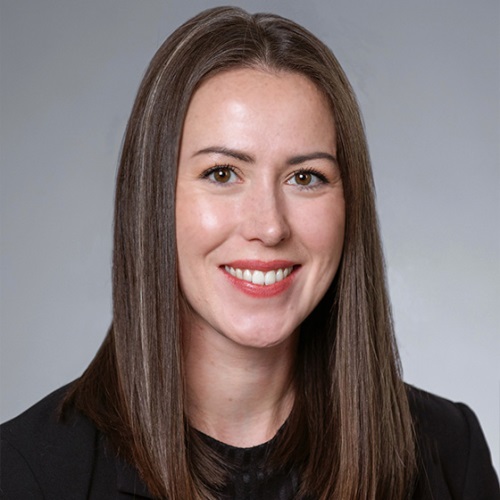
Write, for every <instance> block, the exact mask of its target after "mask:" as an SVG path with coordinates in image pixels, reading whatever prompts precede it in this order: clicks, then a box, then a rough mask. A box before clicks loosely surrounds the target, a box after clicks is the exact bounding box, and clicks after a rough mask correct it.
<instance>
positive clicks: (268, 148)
mask: <svg viewBox="0 0 500 500" xmlns="http://www.w3.org/2000/svg"><path fill="white" fill-rule="evenodd" d="M335 157H336V136H335V125H334V119H333V114H332V112H331V110H330V107H329V105H328V102H327V101H326V99H325V98H324V96H323V95H322V94H321V93H320V91H319V90H318V89H317V88H316V86H315V85H314V84H313V83H312V82H311V81H309V80H308V79H307V78H305V77H304V76H302V75H299V74H295V73H289V72H275V71H273V72H271V71H267V70H265V69H238V70H231V71H228V72H225V73H221V74H218V75H216V76H214V77H212V78H210V79H208V80H207V81H205V82H204V83H203V84H202V85H201V87H200V88H199V89H198V90H197V92H196V93H195V94H194V96H193V99H192V101H191V104H190V106H189V109H188V113H187V116H186V120H185V123H184V128H183V136H182V143H181V149H180V156H179V166H178V170H179V172H178V181H177V182H178V183H177V199H176V200H177V201H176V224H177V244H178V254H179V279H180V286H181V291H182V294H183V298H184V306H185V307H184V308H183V309H184V312H183V335H184V339H185V363H186V374H187V388H188V411H189V417H190V420H191V423H192V425H194V426H195V427H196V428H198V429H200V430H202V431H203V432H205V433H207V434H209V435H211V436H213V437H215V438H216V439H219V440H221V441H223V442H226V443H228V444H232V445H234V446H252V445H256V444H259V443H262V442H265V441H267V440H268V439H270V438H271V437H272V436H273V435H274V433H275V432H276V430H277V429H278V428H279V426H280V425H281V424H282V423H283V422H284V420H286V418H287V416H288V414H289V412H290V409H291V406H292V404H293V386H292V384H291V383H290V378H291V377H290V374H291V371H292V369H293V363H294V357H295V351H296V342H297V335H298V332H299V328H300V324H301V323H302V321H303V320H304V319H305V318H306V317H307V316H308V315H309V313H310V312H311V311H312V310H313V309H314V307H315V306H316V305H317V304H318V302H319V300H320V299H321V298H322V296H323V295H324V293H325V292H326V290H327V289H328V287H329V285H330V283H331V281H332V279H333V277H334V276H335V273H336V271H337V268H338V265H339V261H340V257H341V254H342V246H343V241H344V224H345V207H344V195H343V189H342V181H341V177H340V172H339V168H338V165H337V163H336V159H335ZM234 263H235V264H234ZM233 264H234V266H233V267H235V268H236V267H241V268H244V267H245V266H246V267H248V268H250V269H251V270H253V269H257V270H261V271H263V272H266V271H269V270H271V269H274V268H286V267H288V268H289V270H293V271H292V272H291V274H290V276H288V277H287V278H286V279H284V280H283V281H281V282H279V283H278V284H275V285H272V286H270V287H268V288H266V287H264V285H255V284H253V285H252V284H248V282H242V281H241V280H238V279H237V278H235V277H234V276H231V274H230V273H228V271H227V270H226V269H225V266H226V265H229V266H232V265H233ZM271 274H272V273H271Z"/></svg>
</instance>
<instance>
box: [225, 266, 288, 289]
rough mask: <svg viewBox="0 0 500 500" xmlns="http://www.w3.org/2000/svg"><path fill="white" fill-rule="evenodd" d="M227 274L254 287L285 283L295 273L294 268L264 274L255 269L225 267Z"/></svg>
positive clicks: (273, 270)
mask: <svg viewBox="0 0 500 500" xmlns="http://www.w3.org/2000/svg"><path fill="white" fill-rule="evenodd" d="M224 269H225V270H226V272H228V273H229V274H230V275H231V276H233V277H234V278H236V279H238V280H242V281H248V282H249V283H253V284H254V285H263V286H268V285H274V284H275V283H279V282H280V281H283V280H284V279H285V278H286V277H287V276H289V275H290V273H291V272H292V271H293V266H290V267H283V268H279V269H272V270H270V271H267V272H264V271H259V270H255V269H239V268H234V267H231V266H224Z"/></svg>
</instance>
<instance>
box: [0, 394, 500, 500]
mask: <svg viewBox="0 0 500 500" xmlns="http://www.w3.org/2000/svg"><path fill="white" fill-rule="evenodd" d="M66 390H67V386H66V387H63V388H61V389H59V390H57V391H55V392H54V393H52V394H50V395H49V396H47V397H46V398H45V399H43V400H42V401H40V402H39V403H37V404H36V405H34V406H33V407H32V408H30V409H29V410H27V411H26V412H24V413H23V414H21V415H20V416H18V417H17V418H15V419H13V420H11V421H9V422H7V423H5V424H3V425H2V426H1V450H0V451H1V482H0V491H1V497H2V498H5V499H6V500H11V499H12V500H30V499H48V500H52V499H54V500H63V499H64V500H77V499H86V498H89V499H107V500H108V499H109V500H112V499H122V500H125V499H130V498H132V497H135V498H152V496H151V495H150V494H149V492H148V491H147V488H146V487H145V485H144V484H143V483H142V481H141V479H140V477H139V475H138V473H137V471H136V470H135V468H133V467H131V466H129V465H127V464H126V463H124V462H123V461H122V460H120V459H119V458H117V457H116V456H115V455H114V454H113V453H112V452H111V451H110V450H109V448H107V447H106V446H105V437H104V436H103V435H102V434H101V433H100V432H99V431H98V430H97V429H96V428H95V427H94V425H93V424H92V423H91V422H90V421H89V420H88V419H87V418H86V417H84V416H83V415H81V414H75V415H73V416H72V417H71V418H70V419H69V420H67V421H65V422H64V423H62V422H61V421H59V420H58V419H57V409H58V407H59V404H60V402H61V399H62V397H63V396H64V393H65V391H66ZM408 390H409V394H410V405H411V409H412V413H413V416H414V420H415V427H416V432H417V439H418V446H419V450H420V455H421V462H422V463H421V467H420V478H419V482H418V487H417V491H416V493H415V495H414V497H413V498H414V500H424V499H425V500H430V499H435V500H448V499H464V500H466V499H467V500H499V499H500V491H499V486H498V479H497V477H496V475H495V471H494V470H493V466H492V463H491V458H490V453H489V450H488V447H487V445H486V442H485V439H484V436H483V433H482V431H481V428H480V426H479V422H478V420H477V418H476V416H475V415H474V413H473V412H472V411H471V410H470V409H469V408H468V407H467V406H465V405H463V404H459V403H452V402H450V401H447V400H445V399H442V398H439V397H437V396H433V395H431V394H429V393H426V392H423V391H420V390H418V389H415V388H412V387H409V388H408ZM176 500H185V499H176Z"/></svg>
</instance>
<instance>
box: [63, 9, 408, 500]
mask: <svg viewBox="0 0 500 500" xmlns="http://www.w3.org/2000/svg"><path fill="white" fill-rule="evenodd" d="M242 67H246V68H259V69H262V70H265V71H272V72H282V71H285V72H294V73H299V74H302V75H304V76H306V77H307V78H309V79H310V80H311V81H312V82H314V83H315V84H316V85H317V88H318V89H320V91H321V92H322V93H323V94H324V95H325V96H326V98H327V99H328V102H329V103H330V105H331V109H332V111H333V116H334V120H335V127H336V133H337V145H338V151H337V154H338V158H337V159H338V163H339V166H340V170H341V176H342V182H343V188H344V197H345V206H346V221H345V241H344V248H343V254H342V259H341V262H340V266H339V269H338V271H337V274H336V276H335V278H334V280H333V282H332V284H331V286H330V288H329V289H328V291H327V293H326V295H325V296H324V298H323V299H322V300H321V302H320V303H319V304H318V306H317V307H316V308H315V309H314V311H313V312H312V313H311V314H310V316H309V317H308V318H307V319H306V320H305V321H304V323H303V324H302V325H301V330H300V339H299V345H298V353H297V358H296V367H295V373H294V377H295V378H294V381H295V386H296V397H295V401H294V406H293V409H292V411H291V414H290V416H289V418H288V421H287V423H286V425H285V426H284V428H283V431H282V432H280V434H279V440H278V444H277V447H276V449H275V450H274V452H273V455H272V456H270V457H269V461H270V463H272V464H273V465H274V466H276V467H295V468H296V469H297V470H299V471H300V478H301V486H300V488H301V494H303V495H306V494H307V495H310V496H312V497H313V498H319V499H324V500H331V499H332V498H339V499H343V500H350V499H352V500H354V499H375V498H376V499H384V500H390V499H394V500H396V499H397V500H401V499H403V498H407V497H409V496H410V495H411V490H412V484H413V479H414V476H415V445H414V435H413V426H412V420H411V415H410V411H409V406H408V400H407V393H406V390H405V386H404V384H403V382H402V377H401V370H400V364H399V358H398V353H397V347H396V344H395V338H394V333H393V325H392V319H391V311H390V304H389V300H388V294H387V287H386V281H385V268H384V260H383V253H382V247H381V241H380V235H379V229H378V221H377V215H376V210H375V194H374V184H373V178H372V171H371V166H370V160H369V155H368V148H367V144H366V138H365V133H364V129H363V124H362V119H361V115H360V111H359V107H358V104H357V102H356V98H355V96H354V93H353V91H352V89H351V86H350V84H349V82H348V80H347V78H346V76H345V74H344V72H343V70H342V68H341V67H340V65H339V63H338V62H337V60H336V58H335V57H334V55H333V54H332V52H331V51H330V49H329V48H328V47H327V46H326V45H325V44H323V43H322V42H321V41H319V40H318V39H317V38H316V37H315V36H314V35H312V34H311V33H310V32H309V31H307V30H306V29H304V28H303V27H301V26H299V25H298V24H296V23H294V22H292V21H290V20H287V19H285V18H283V17H280V16H277V15H272V14H253V15H251V14H248V13H247V12H245V11H243V10H241V9H239V8H233V7H220V8H214V9H210V10H207V11H204V12H202V13H200V14H199V15H197V16H196V17H194V18H192V19H190V20H189V21H187V22H186V23H185V24H183V25H182V26H181V27H179V28H178V29H177V30H176V31H175V32H174V33H173V34H172V35H171V36H170V37H169V38H168V39H167V40H166V41H165V42H164V43H163V45H162V46H161V47H160V48H159V50H158V51H157V53H156V54H155V56H154V57H153V59H152V61H151V63H150V65H149V67H148V69H147V71H146V74H145V76H144V78H143V80H142V83H141V85H140V88H139V91H138V94H137V97H136V100H135V103H134V106H133V109H132V113H131V116H130V119H129V122H128V125H127V130H126V133H125V138H124V142H123V147H122V152H121V160H120V166H119V170H118V174H117V183H116V198H115V218H114V250H113V321H112V325H111V327H110V329H109V331H108V334H107V336H106V338H105V340H104V343H103V345H102V346H101V348H100V350H99V351H98V353H97V354H96V357H95V358H94V360H93V361H92V362H91V364H90V365H89V367H88V368H87V370H86V371H85V373H84V374H83V375H82V377H81V378H80V379H79V380H78V381H77V382H76V383H75V384H74V385H73V387H72V390H71V392H70V393H69V394H68V396H67V399H66V402H65V407H66V408H70V407H74V408H76V409H78V410H79V411H82V412H83V413H84V414H86V415H87V416H88V417H89V418H90V419H91V420H92V421H93V422H94V423H95V425H96V426H97V427H98V428H99V429H100V430H101V431H102V432H103V433H104V434H105V435H106V436H107V438H108V440H109V443H110V444H111V446H112V447H113V448H114V449H115V451H116V452H117V453H118V454H120V455H121V456H122V457H123V458H124V459H125V460H127V461H129V462H130V463H131V464H133V465H134V466H135V467H136V468H137V469H138V471H139V472H140V474H141V476H142V478H143V480H144V481H145V483H146V485H147V486H148V488H149V489H150V491H151V493H152V494H153V495H155V496H156V497H159V498H168V499H170V500H181V499H182V500H185V499H210V498H217V491H218V489H219V488H220V487H221V485H223V484H224V481H225V476H226V473H227V471H226V470H225V464H224V463H222V461H221V459H220V457H218V456H217V455H216V454H215V452H214V451H212V450H211V449H210V448H209V447H208V446H207V444H206V443H205V441H204V440H202V439H201V438H200V437H199V435H198V434H197V433H196V432H195V431H194V430H193V429H191V427H190V426H189V421H188V415H186V395H185V376H184V366H183V352H182V339H181V326H182V325H181V314H180V308H181V307H182V300H181V297H180V289H179V282H178V274H177V246H176V238H175V234H176V232H175V192H176V176H177V163H178V155H179V145H180V139H181V134H182V127H183V123H184V119H185V116H186V112H187V109H188V106H189V103H190V99H191V98H192V96H193V94H194V92H196V90H197V88H198V87H199V86H200V84H201V83H202V82H203V81H205V80H207V79H208V78H210V77H211V76H213V75H215V74H217V73H220V72H224V71H230V70H231V69H234V68H242ZM324 223H325V224H328V223H329V221H328V220H325V221H324Z"/></svg>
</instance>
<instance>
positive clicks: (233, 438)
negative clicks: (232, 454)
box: [184, 330, 297, 448]
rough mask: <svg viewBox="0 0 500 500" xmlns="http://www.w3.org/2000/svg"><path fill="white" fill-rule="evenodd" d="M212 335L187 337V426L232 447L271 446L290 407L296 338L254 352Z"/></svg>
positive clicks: (250, 348) (192, 332)
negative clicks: (269, 443) (267, 443)
mask: <svg viewBox="0 0 500 500" xmlns="http://www.w3.org/2000/svg"><path fill="white" fill-rule="evenodd" d="M212 333H213V334H212V335H210V334H208V335H207V332H206V331H196V330H195V331H192V330H191V331H190V332H188V333H187V335H186V337H185V338H186V341H185V346H184V351H185V370H186V378H187V405H188V408H187V411H188V415H189V420H190V424H191V425H192V426H193V427H195V428H196V429H198V430H200V431H202V432H204V433H205V434H208V435H209V436H211V437H213V438H215V439H217V440H219V441H222V442H224V443H226V444H230V445H232V446H237V447H244V448H247V447H251V446H256V445H258V444H261V443H264V442H266V441H269V440H270V439H272V437H273V436H274V435H275V434H276V432H277V430H278V429H279V428H280V427H281V425H282V424H283V423H284V422H285V420H286V419H287V418H288V415H289V414H290V411H291V408H292V406H293V399H294V387H293V381H292V379H293V368H294V362H295V352H296V344H297V335H296V334H295V335H292V336H291V337H290V338H289V339H287V341H285V342H283V343H281V344H280V345H277V346H273V347H268V348H253V347H246V346H241V345H238V344H236V343H234V342H232V341H231V340H229V339H227V338H226V337H224V336H223V335H221V334H219V333H215V332H212Z"/></svg>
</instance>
